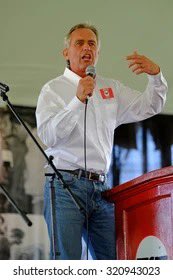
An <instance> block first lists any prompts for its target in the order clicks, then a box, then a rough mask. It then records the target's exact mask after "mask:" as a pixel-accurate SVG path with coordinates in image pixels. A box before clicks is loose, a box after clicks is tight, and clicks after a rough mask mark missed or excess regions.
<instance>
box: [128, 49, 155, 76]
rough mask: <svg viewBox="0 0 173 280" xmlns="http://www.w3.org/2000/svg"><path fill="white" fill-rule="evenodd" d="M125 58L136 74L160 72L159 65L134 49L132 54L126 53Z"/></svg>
mask: <svg viewBox="0 0 173 280" xmlns="http://www.w3.org/2000/svg"><path fill="white" fill-rule="evenodd" d="M126 60H128V61H129V68H131V70H132V72H134V73H135V74H136V75H139V74H142V73H147V74H149V75H156V74H158V73H159V72H160V67H159V66H158V65H157V64H156V63H154V62H153V61H152V60H150V59H149V58H148V57H146V56H144V55H140V54H138V53H137V51H134V53H133V54H132V55H128V56H127V57H126Z"/></svg>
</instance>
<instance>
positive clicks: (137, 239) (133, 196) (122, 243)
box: [104, 166, 173, 260]
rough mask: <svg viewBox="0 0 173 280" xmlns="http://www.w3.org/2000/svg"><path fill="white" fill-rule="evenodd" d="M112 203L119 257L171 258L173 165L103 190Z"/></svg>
mask: <svg viewBox="0 0 173 280" xmlns="http://www.w3.org/2000/svg"><path fill="white" fill-rule="evenodd" d="M104 197H105V198H106V199H107V200H108V201H110V202H113V203H115V221H116V240H117V243H116V244H117V245H116V249H117V258H118V259H128V260H134V259H173V167H172V166H170V167H167V168H163V169H159V170H155V171H152V172H149V173H147V174H145V175H143V176H140V177H138V178H136V179H134V180H131V181H129V182H127V183H124V184H122V185H119V186H117V187H115V188H113V189H111V190H109V191H107V192H105V193H104Z"/></svg>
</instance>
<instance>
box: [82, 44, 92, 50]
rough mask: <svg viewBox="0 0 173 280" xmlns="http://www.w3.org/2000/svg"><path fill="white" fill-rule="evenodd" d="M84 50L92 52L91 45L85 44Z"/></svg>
mask: <svg viewBox="0 0 173 280" xmlns="http://www.w3.org/2000/svg"><path fill="white" fill-rule="evenodd" d="M83 49H84V50H91V47H90V45H89V44H88V43H85V44H84V45H83Z"/></svg>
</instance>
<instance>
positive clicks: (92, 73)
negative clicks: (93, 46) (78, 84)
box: [85, 65, 96, 79]
mask: <svg viewBox="0 0 173 280" xmlns="http://www.w3.org/2000/svg"><path fill="white" fill-rule="evenodd" d="M85 73H86V75H87V76H91V77H92V78H93V79H94V78H95V76H96V68H95V67H94V66H93V65H89V66H88V67H87V68H86V70H85Z"/></svg>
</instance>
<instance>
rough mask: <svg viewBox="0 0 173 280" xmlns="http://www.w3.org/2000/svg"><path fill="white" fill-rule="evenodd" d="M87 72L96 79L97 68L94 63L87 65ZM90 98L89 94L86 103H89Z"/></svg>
mask: <svg viewBox="0 0 173 280" xmlns="http://www.w3.org/2000/svg"><path fill="white" fill-rule="evenodd" d="M85 73H86V75H87V76H90V77H92V78H93V79H95V77H96V68H95V67H94V66H93V65H89V66H87V68H86V70H85ZM88 99H89V96H88V97H87V99H86V104H87V103H88Z"/></svg>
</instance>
